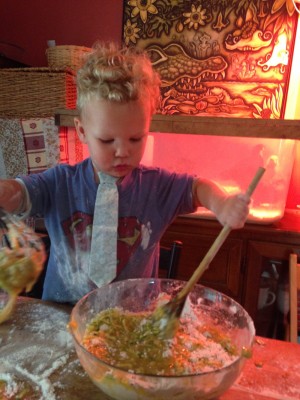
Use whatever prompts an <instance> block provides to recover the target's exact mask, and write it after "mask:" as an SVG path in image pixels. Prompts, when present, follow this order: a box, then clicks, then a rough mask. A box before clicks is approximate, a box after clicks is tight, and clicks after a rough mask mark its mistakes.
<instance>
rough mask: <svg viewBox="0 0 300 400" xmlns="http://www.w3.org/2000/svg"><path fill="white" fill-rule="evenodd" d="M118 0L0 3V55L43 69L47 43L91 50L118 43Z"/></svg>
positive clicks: (10, 0)
mask: <svg viewBox="0 0 300 400" xmlns="http://www.w3.org/2000/svg"><path fill="white" fill-rule="evenodd" d="M122 13H123V1H122V0H1V2H0V53H2V54H4V55H5V56H6V57H8V58H12V59H14V60H16V61H19V62H22V63H24V64H28V65H29V66H33V67H43V66H47V58H46V55H45V51H46V48H47V40H51V39H54V40H55V41H56V44H57V45H79V46H86V47H91V46H92V44H93V43H94V42H95V41H96V40H105V41H106V40H114V41H118V42H119V41H121V38H122Z"/></svg>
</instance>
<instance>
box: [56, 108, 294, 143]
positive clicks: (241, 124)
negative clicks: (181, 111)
mask: <svg viewBox="0 0 300 400" xmlns="http://www.w3.org/2000/svg"><path fill="white" fill-rule="evenodd" d="M77 115H78V112H77V110H57V111H56V113H55V124H56V125H58V126H69V127H74V117H75V116H77ZM150 132H163V133H183V134H191V135H211V136H239V137H257V138H277V139H300V120H283V119H280V120H278V119H255V118H224V117H191V116H182V115H161V114H155V115H153V117H152V122H151V126H150Z"/></svg>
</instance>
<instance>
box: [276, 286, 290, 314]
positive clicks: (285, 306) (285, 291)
mask: <svg viewBox="0 0 300 400" xmlns="http://www.w3.org/2000/svg"><path fill="white" fill-rule="evenodd" d="M277 305H278V309H279V311H280V312H281V313H282V314H284V315H287V313H288V312H289V311H290V287H289V284H281V285H279V287H278V296H277Z"/></svg>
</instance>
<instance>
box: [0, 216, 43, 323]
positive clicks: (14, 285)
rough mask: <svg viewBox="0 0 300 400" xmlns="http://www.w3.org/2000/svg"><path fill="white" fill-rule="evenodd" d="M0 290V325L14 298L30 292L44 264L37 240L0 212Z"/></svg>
mask: <svg viewBox="0 0 300 400" xmlns="http://www.w3.org/2000/svg"><path fill="white" fill-rule="evenodd" d="M0 243H1V245H0V288H1V289H3V290H4V291H5V292H7V293H8V296H9V297H8V301H7V302H6V304H5V305H4V307H3V308H2V309H1V310H0V323H1V322H3V321H4V320H6V319H7V318H8V317H9V315H10V313H11V311H12V309H13V306H14V304H15V301H16V298H17V296H18V295H19V294H20V293H21V292H22V291H23V290H26V291H29V290H31V288H32V286H33V285H34V283H35V282H36V281H37V279H38V277H39V275H40V273H41V271H42V269H43V265H44V261H45V260H46V253H45V249H44V244H43V242H42V241H41V239H40V238H39V236H38V235H37V234H36V233H35V232H34V231H33V230H32V229H31V228H29V227H28V226H27V225H25V224H24V222H22V221H21V220H20V219H18V218H17V217H15V216H13V215H12V214H10V213H8V212H7V211H5V210H3V209H2V208H0Z"/></svg>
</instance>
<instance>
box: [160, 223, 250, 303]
mask: <svg viewBox="0 0 300 400" xmlns="http://www.w3.org/2000/svg"><path fill="white" fill-rule="evenodd" d="M177 228H178V227H177ZM215 238H216V236H212V235H203V234H200V233H195V232H193V233H189V232H186V231H182V232H179V231H178V229H177V230H176V232H172V231H171V230H168V231H167V232H166V233H165V235H164V237H163V240H162V244H170V243H171V242H172V241H173V240H180V241H182V243H183V247H182V253H181V257H180V262H179V268H178V274H177V279H182V280H188V279H189V278H190V277H191V275H192V274H193V272H194V270H195V269H196V268H197V267H198V265H199V264H200V262H201V261H202V259H203V258H204V256H205V254H206V253H207V251H208V250H209V248H210V246H211V245H212V243H213V241H214V240H215ZM242 244H243V241H242V240H239V239H230V238H227V239H226V241H225V243H224V244H223V246H222V247H221V249H220V250H219V252H218V253H217V254H216V256H215V258H214V259H213V261H212V263H211V265H210V266H209V268H208V269H207V270H206V271H205V272H204V274H203V275H202V278H201V279H200V281H199V283H201V284H202V285H205V286H209V287H211V288H213V289H216V290H218V291H220V292H222V293H225V294H227V295H228V296H230V297H232V298H234V299H236V300H238V301H240V299H241V285H240V282H241V259H242Z"/></svg>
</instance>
